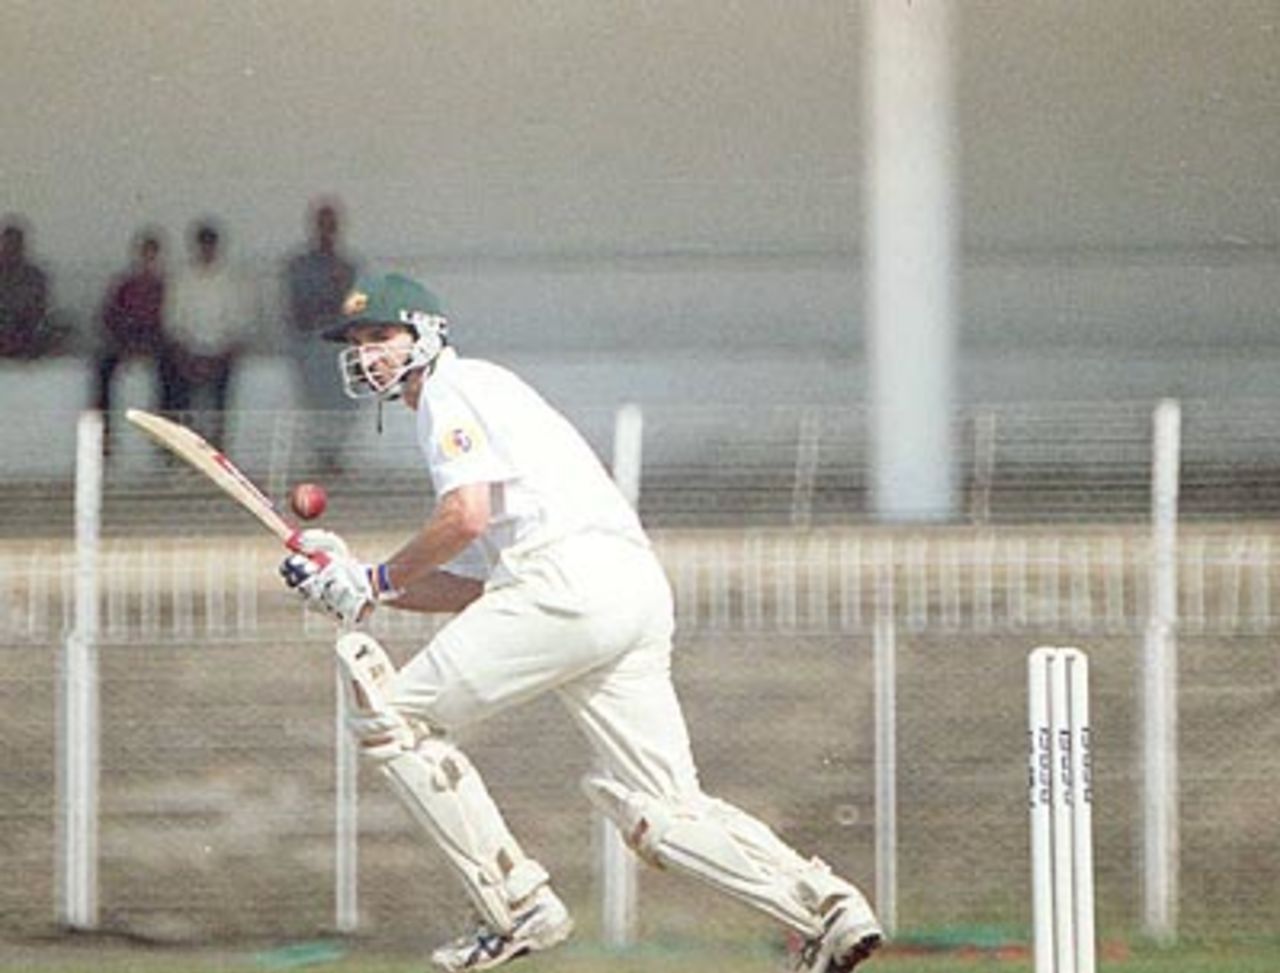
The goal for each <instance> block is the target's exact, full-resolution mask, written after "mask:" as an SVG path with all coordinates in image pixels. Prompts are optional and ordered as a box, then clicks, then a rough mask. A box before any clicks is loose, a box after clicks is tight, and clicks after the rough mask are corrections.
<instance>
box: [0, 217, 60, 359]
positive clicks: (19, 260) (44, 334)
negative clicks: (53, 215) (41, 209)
mask: <svg viewBox="0 0 1280 973" xmlns="http://www.w3.org/2000/svg"><path fill="white" fill-rule="evenodd" d="M48 317H49V278H48V276H47V275H46V274H45V272H44V271H43V270H41V269H40V268H39V267H37V266H36V265H35V264H34V263H32V262H31V260H30V259H28V257H27V230H26V225H25V221H23V220H22V219H21V218H19V217H16V216H11V217H6V218H5V220H4V225H3V227H0V358H39V357H40V356H41V355H45V354H49V353H51V352H53V351H55V350H56V349H55V347H54V346H55V344H56V342H54V341H53V340H52V334H51V332H50V331H49V328H48Z"/></svg>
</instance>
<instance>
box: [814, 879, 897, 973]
mask: <svg viewBox="0 0 1280 973" xmlns="http://www.w3.org/2000/svg"><path fill="white" fill-rule="evenodd" d="M883 941H884V931H883V930H882V929H881V928H880V924H879V922H877V921H876V917H875V914H874V913H872V911H871V907H870V906H869V905H867V903H866V900H865V899H863V898H862V896H861V895H859V894H857V893H856V892H855V893H853V894H850V895H847V896H842V897H841V898H839V899H836V901H835V902H834V903H832V904H831V906H829V907H828V908H827V911H826V914H825V915H823V917H822V932H821V933H820V934H819V935H817V936H813V937H811V938H809V939H806V940H805V941H804V943H803V944H802V945H801V947H800V951H799V953H798V954H797V956H796V961H795V965H794V966H793V967H792V969H793V970H795V971H797V973H850V971H851V970H852V969H853V968H854V967H855V966H857V965H858V964H860V963H861V962H862V961H863V960H865V959H867V958H868V957H869V956H870V955H871V954H872V953H874V952H875V951H876V950H877V949H879V948H880V945H881V943H882V942H883Z"/></svg>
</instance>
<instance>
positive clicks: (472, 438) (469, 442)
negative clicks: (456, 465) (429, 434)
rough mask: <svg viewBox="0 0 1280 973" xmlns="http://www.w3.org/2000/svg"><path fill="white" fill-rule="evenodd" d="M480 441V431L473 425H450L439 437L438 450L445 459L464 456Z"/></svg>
mask: <svg viewBox="0 0 1280 973" xmlns="http://www.w3.org/2000/svg"><path fill="white" fill-rule="evenodd" d="M479 443H480V432H479V431H478V430H477V429H475V428H474V427H473V426H452V427H450V428H449V429H447V430H445V432H444V435H442V436H441V437H440V451H441V452H442V453H444V455H445V458H446V459H455V458H456V457H458V456H465V455H466V454H467V453H470V452H471V451H472V450H473V449H475V448H476V446H477V445H479Z"/></svg>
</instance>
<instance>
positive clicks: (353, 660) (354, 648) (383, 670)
mask: <svg viewBox="0 0 1280 973" xmlns="http://www.w3.org/2000/svg"><path fill="white" fill-rule="evenodd" d="M334 651H335V653H336V655H337V663H338V670H339V672H340V673H341V674H342V688H343V695H344V696H345V698H346V704H347V706H346V709H347V712H346V720H347V727H348V729H350V730H351V735H352V736H353V737H355V739H356V743H357V744H358V745H359V747H360V754H361V756H363V757H368V758H369V759H371V760H376V761H382V760H390V759H391V758H392V757H396V756H398V755H400V754H402V753H404V752H406V751H408V750H411V749H413V745H414V740H415V737H416V734H415V733H414V731H413V728H412V727H411V726H409V724H408V722H407V721H406V720H405V719H404V717H402V716H401V715H400V714H399V713H397V712H396V711H395V710H393V709H392V708H391V707H390V706H389V705H387V701H386V695H385V690H386V687H387V685H388V684H389V683H390V682H391V678H392V677H393V676H394V675H395V674H396V667H395V664H394V663H393V662H392V661H391V659H390V657H388V655H387V652H386V649H384V648H383V647H382V646H381V645H379V644H378V642H377V640H376V639H374V638H372V637H371V636H369V635H366V634H365V633H364V632H348V633H347V634H345V635H343V636H341V637H340V638H339V639H338V644H337V645H336V646H335V649H334Z"/></svg>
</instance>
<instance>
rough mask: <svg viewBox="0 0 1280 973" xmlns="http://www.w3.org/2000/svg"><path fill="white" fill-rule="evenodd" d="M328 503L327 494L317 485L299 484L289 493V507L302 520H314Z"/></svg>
mask: <svg viewBox="0 0 1280 973" xmlns="http://www.w3.org/2000/svg"><path fill="white" fill-rule="evenodd" d="M328 503H329V494H327V493H326V492H325V489H324V487H322V486H321V485H320V484H319V483H299V484H298V485H297V486H295V487H294V488H293V489H292V490H290V491H289V506H290V507H292V508H293V512H294V513H295V514H297V515H298V516H299V517H301V518H302V519H303V520H315V519H316V518H317V517H319V516H320V515H321V514H322V513H324V508H325V507H326V506H327V505H328Z"/></svg>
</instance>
